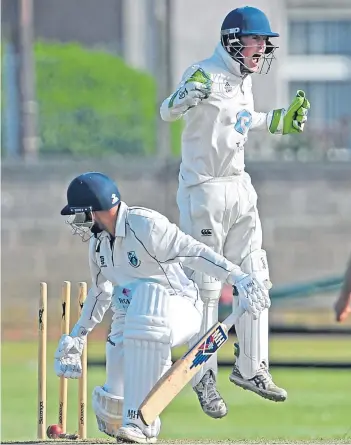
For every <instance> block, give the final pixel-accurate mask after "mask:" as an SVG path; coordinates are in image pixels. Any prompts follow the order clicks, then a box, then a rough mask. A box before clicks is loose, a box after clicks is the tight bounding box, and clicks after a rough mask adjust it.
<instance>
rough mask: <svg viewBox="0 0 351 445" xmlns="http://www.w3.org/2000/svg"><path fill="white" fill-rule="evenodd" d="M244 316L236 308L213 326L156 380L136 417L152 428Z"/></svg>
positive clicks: (242, 311)
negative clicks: (158, 417)
mask: <svg viewBox="0 0 351 445" xmlns="http://www.w3.org/2000/svg"><path fill="white" fill-rule="evenodd" d="M243 313H244V310H243V309H241V308H240V307H239V306H238V307H237V309H236V310H235V311H234V312H233V313H231V314H230V315H229V317H227V318H226V319H225V320H224V321H223V322H222V323H220V322H217V323H216V324H215V325H213V326H212V328H211V329H209V330H208V331H207V332H206V334H205V335H204V336H203V337H201V339H200V340H199V341H198V342H197V343H196V345H195V346H193V347H192V348H191V349H189V351H188V352H186V353H185V354H184V355H183V357H181V358H180V359H178V360H177V361H176V362H175V363H174V364H173V365H172V366H171V367H170V369H169V370H168V371H167V372H166V373H165V374H164V375H163V376H162V377H161V378H160V379H159V380H158V382H157V383H156V385H155V386H154V387H153V388H152V390H151V391H150V392H149V394H148V395H147V396H146V397H145V399H144V401H143V402H142V403H141V405H140V407H139V416H140V418H141V420H142V421H143V422H144V423H145V425H151V424H152V422H154V421H155V419H156V418H157V416H159V415H160V414H161V412H162V411H163V410H164V409H165V408H166V406H168V405H169V404H170V403H171V401H172V400H173V399H174V397H175V396H176V395H177V394H179V392H180V391H181V390H182V389H183V388H184V386H185V385H186V384H187V383H188V382H189V381H190V380H191V379H192V378H193V377H194V375H195V374H196V373H197V372H198V371H199V369H200V368H201V366H203V364H204V363H206V362H207V360H209V359H210V358H211V357H212V355H213V354H214V353H216V352H217V351H218V350H219V348H220V347H221V346H222V345H223V344H224V343H225V342H226V341H227V340H228V332H229V329H230V328H231V327H232V326H233V325H234V324H235V323H236V322H237V321H238V319H239V318H240V317H241V316H242V314H243Z"/></svg>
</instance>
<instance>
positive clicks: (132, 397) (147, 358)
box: [123, 283, 172, 438]
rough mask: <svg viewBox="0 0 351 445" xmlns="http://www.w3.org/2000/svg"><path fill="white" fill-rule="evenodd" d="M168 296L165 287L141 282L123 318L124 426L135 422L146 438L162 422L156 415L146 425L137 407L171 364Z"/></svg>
mask: <svg viewBox="0 0 351 445" xmlns="http://www.w3.org/2000/svg"><path fill="white" fill-rule="evenodd" d="M170 298H171V296H170V295H169V294H168V292H167V291H166V289H165V288H164V287H162V286H160V285H158V284H156V283H142V284H140V286H139V287H138V288H137V290H136V291H135V293H134V294H133V298H132V301H131V304H130V306H129V309H128V312H127V315H126V319H125V330H124V376H125V378H124V385H125V386H124V408H123V426H127V425H130V424H134V425H136V426H138V427H139V428H140V429H141V430H142V432H143V433H144V434H145V436H146V437H148V438H152V437H157V436H158V434H159V432H160V427H161V422H160V419H159V418H158V419H157V420H156V421H155V422H154V423H153V424H151V425H150V426H146V425H145V424H144V423H143V422H142V420H141V419H140V418H139V414H138V407H139V406H140V404H141V402H142V401H143V400H144V398H145V396H146V395H147V394H148V392H149V391H150V390H151V389H152V388H153V386H154V385H155V383H156V382H157V381H158V379H159V378H160V377H161V376H162V375H163V374H164V373H165V372H166V371H167V370H168V369H169V368H170V366H171V364H172V362H171V344H170V343H171V329H170V326H169V320H168V318H169V317H168V314H169V299H170Z"/></svg>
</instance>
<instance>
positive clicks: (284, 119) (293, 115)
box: [267, 90, 311, 134]
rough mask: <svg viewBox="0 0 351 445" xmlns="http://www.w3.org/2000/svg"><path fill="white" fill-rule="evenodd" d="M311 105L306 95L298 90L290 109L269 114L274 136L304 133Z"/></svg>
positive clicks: (269, 122) (268, 118) (269, 126)
mask: <svg viewBox="0 0 351 445" xmlns="http://www.w3.org/2000/svg"><path fill="white" fill-rule="evenodd" d="M310 106H311V105H310V103H309V101H308V100H307V99H306V94H305V93H304V92H303V91H301V90H298V91H297V93H296V96H295V98H294V100H293V101H292V103H291V105H290V107H289V108H288V109H287V110H285V108H281V109H279V110H272V111H270V112H269V113H268V116H267V124H268V129H269V131H270V133H272V134H292V133H302V132H303V129H304V126H305V123H306V121H307V114H308V110H309V109H310Z"/></svg>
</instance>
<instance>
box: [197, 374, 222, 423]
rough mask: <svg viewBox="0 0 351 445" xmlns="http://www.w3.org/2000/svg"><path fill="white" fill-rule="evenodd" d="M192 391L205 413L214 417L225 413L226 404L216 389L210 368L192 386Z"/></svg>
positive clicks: (217, 417) (219, 416)
mask: <svg viewBox="0 0 351 445" xmlns="http://www.w3.org/2000/svg"><path fill="white" fill-rule="evenodd" d="M194 391H195V392H196V394H197V397H198V399H199V402H200V405H201V408H202V410H203V412H204V413H205V414H207V415H208V416H210V417H213V418H214V419H220V418H221V417H224V416H225V415H226V414H227V412H228V409H227V406H226V404H225V402H224V400H223V399H222V397H221V395H220V394H219V392H218V391H217V388H216V378H215V375H214V372H213V371H212V370H211V369H209V370H208V371H207V372H206V373H205V375H204V376H203V377H202V379H201V380H200V382H199V383H198V384H197V385H196V386H194Z"/></svg>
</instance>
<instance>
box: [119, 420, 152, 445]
mask: <svg viewBox="0 0 351 445" xmlns="http://www.w3.org/2000/svg"><path fill="white" fill-rule="evenodd" d="M116 439H117V443H156V442H157V437H147V436H146V435H145V434H144V433H143V432H142V431H141V429H140V428H139V427H138V426H136V425H133V424H130V425H126V426H121V427H120V428H118V430H117V434H116Z"/></svg>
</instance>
